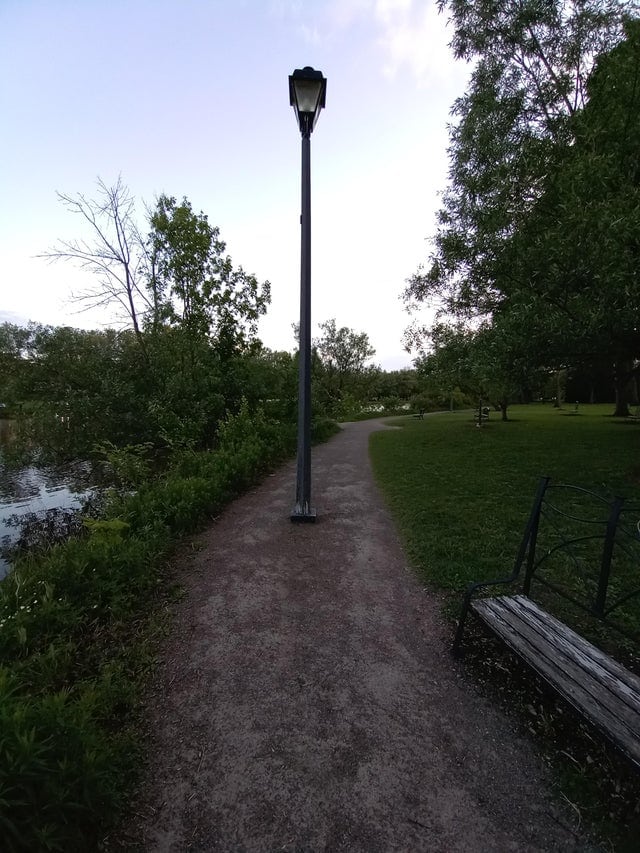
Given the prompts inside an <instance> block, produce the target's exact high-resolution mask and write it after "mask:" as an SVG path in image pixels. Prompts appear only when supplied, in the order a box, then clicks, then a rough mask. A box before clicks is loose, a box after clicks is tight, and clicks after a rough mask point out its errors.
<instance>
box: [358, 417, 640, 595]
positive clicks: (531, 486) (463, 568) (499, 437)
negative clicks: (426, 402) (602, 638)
mask: <svg viewBox="0 0 640 853" xmlns="http://www.w3.org/2000/svg"><path fill="white" fill-rule="evenodd" d="M612 412H613V405H611V404H609V405H591V406H589V405H581V406H580V407H579V411H578V413H577V414H574V406H573V405H572V404H571V405H567V406H566V407H565V408H564V409H560V410H558V409H554V408H553V407H552V406H551V405H550V404H545V405H543V404H532V405H529V406H513V407H512V408H510V409H509V416H510V420H509V421H507V422H505V423H503V422H501V420H500V414H499V413H498V412H491V415H490V419H489V421H488V422H487V423H485V424H484V426H483V427H482V428H481V429H479V428H478V427H476V426H475V424H474V420H473V415H472V413H471V412H470V411H466V412H455V413H446V414H435V415H427V416H426V417H425V418H424V420H418V419H414V418H403V419H397V420H395V421H392V422H391V423H393V424H396V425H399V426H400V427H401V428H400V429H394V430H385V431H382V432H377V433H374V434H373V435H372V437H371V445H370V451H371V458H372V462H373V469H374V473H375V476H376V478H377V480H378V483H379V484H380V486H381V488H382V490H383V492H384V495H385V497H386V499H387V501H388V504H389V506H390V507H391V510H392V512H393V514H394V516H395V519H396V522H397V525H398V528H399V530H400V532H401V535H402V537H403V539H404V543H405V546H406V549H407V552H408V554H409V556H410V558H411V560H412V562H413V563H414V565H415V567H416V569H417V570H418V572H419V574H420V576H421V578H422V579H423V580H424V581H425V582H426V583H427V584H432V585H435V586H436V587H438V588H441V589H443V590H448V591H462V590H463V589H464V587H465V586H466V584H467V583H468V582H469V581H474V580H483V579H488V578H492V577H495V576H496V575H497V576H501V575H502V574H503V573H506V572H505V570H509V569H510V568H511V566H512V563H513V559H514V555H515V552H516V548H517V546H518V543H519V540H520V537H521V535H522V531H523V528H524V525H525V523H526V520H527V516H528V513H529V510H530V507H531V503H532V501H533V496H534V492H535V489H536V485H537V482H538V480H539V478H540V477H541V476H543V475H548V476H550V477H552V478H553V479H554V480H557V481H563V482H566V483H575V484H578V485H581V486H584V487H585V488H589V489H593V490H595V491H598V492H601V493H602V494H605V495H613V494H616V495H622V496H625V497H628V498H631V499H633V500H634V501H637V500H638V499H640V453H639V449H640V422H636V421H633V420H628V419H620V418H613V417H611V413H612ZM639 580H640V567H639Z"/></svg>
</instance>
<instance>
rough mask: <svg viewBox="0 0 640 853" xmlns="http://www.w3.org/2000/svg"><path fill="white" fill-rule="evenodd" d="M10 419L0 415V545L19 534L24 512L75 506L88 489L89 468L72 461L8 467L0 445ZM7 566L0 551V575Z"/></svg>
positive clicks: (7, 433) (7, 438)
mask: <svg viewBox="0 0 640 853" xmlns="http://www.w3.org/2000/svg"><path fill="white" fill-rule="evenodd" d="M11 433H12V425H11V421H9V420H7V419H3V418H0V544H1V545H2V546H8V545H11V544H13V543H14V542H15V541H16V540H17V539H18V536H19V534H20V527H19V519H20V518H21V517H22V516H25V515H27V514H28V513H38V514H40V513H42V514H44V513H45V512H46V511H47V510H51V509H75V508H77V507H79V506H80V505H81V503H82V500H83V498H84V497H85V496H86V495H87V494H88V492H89V491H90V489H89V485H88V484H89V476H90V467H89V466H88V465H87V464H85V463H80V462H78V463H74V464H71V465H67V466H65V467H64V468H61V467H53V466H49V467H42V468H39V467H36V466H33V465H29V466H26V467H23V468H8V467H7V466H6V465H5V463H4V460H3V457H2V446H3V445H4V446H6V444H7V443H8V442H9V441H10V440H11ZM9 568H10V565H9V563H8V562H7V560H6V559H5V558H4V557H3V556H2V554H0V578H2V577H4V576H5V575H6V573H7V571H8V570H9Z"/></svg>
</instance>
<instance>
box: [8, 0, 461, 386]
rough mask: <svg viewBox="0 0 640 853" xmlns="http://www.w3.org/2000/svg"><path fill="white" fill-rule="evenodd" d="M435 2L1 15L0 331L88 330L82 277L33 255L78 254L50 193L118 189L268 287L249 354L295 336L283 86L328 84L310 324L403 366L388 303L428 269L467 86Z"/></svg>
mask: <svg viewBox="0 0 640 853" xmlns="http://www.w3.org/2000/svg"><path fill="white" fill-rule="evenodd" d="M450 39H451V34H450V31H449V28H448V27H447V26H446V21H445V19H444V18H443V17H442V16H440V15H438V14H437V10H436V8H435V3H434V2H433V0H0V122H1V126H2V131H1V136H0V151H1V154H0V192H1V198H2V202H1V204H0V259H1V261H0V270H1V273H0V274H1V276H2V287H1V291H0V294H1V295H0V320H4V319H7V320H11V321H15V320H17V319H18V318H21V319H32V320H36V321H39V322H43V323H52V324H67V325H74V326H78V327H83V328H98V327H100V326H103V325H105V324H107V323H108V322H109V319H110V318H109V317H108V316H107V315H106V314H104V313H102V314H98V313H91V314H87V313H85V314H82V313H80V314H79V313H76V312H77V310H78V309H77V306H76V305H74V304H73V303H72V302H71V301H70V297H71V295H72V293H73V292H78V291H81V290H84V289H86V286H87V284H89V283H90V281H88V280H87V276H86V274H83V273H80V272H78V271H77V270H76V269H74V268H73V267H72V266H70V265H69V264H62V263H58V264H54V265H51V264H49V263H47V262H46V261H45V260H42V259H39V258H36V257H34V256H35V255H37V254H38V253H41V252H43V251H46V250H47V249H48V248H50V247H51V246H53V244H55V242H56V241H57V240H58V239H72V238H74V237H81V236H82V234H83V232H82V230H81V223H80V221H79V220H78V219H77V218H76V217H74V216H73V215H72V214H71V213H69V212H68V211H66V210H65V208H64V207H63V206H62V205H61V204H60V202H59V201H58V199H57V197H56V191H60V192H64V193H66V194H71V195H73V194H76V193H83V194H84V195H86V196H89V197H91V196H93V195H94V193H95V188H96V179H97V177H98V176H99V177H100V178H102V180H104V182H105V183H106V184H108V185H109V184H112V183H114V182H115V180H116V179H117V177H118V175H121V176H122V179H123V181H124V182H125V183H126V184H127V185H128V187H129V188H130V190H131V192H132V194H133V195H134V196H135V197H136V198H137V199H139V200H140V214H141V216H140V220H141V221H142V215H143V212H144V208H143V204H142V202H143V201H144V202H146V203H147V204H151V205H152V204H153V202H154V199H155V198H156V197H157V196H158V195H159V194H160V193H166V194H168V195H173V196H176V197H177V198H178V199H182V197H183V196H186V197H187V198H188V199H189V200H190V202H191V204H192V206H193V208H194V210H195V211H197V212H200V211H202V212H204V213H206V214H207V215H208V217H209V221H210V222H211V223H212V224H214V225H217V226H218V227H219V228H220V231H221V236H222V238H223V239H224V240H225V241H226V243H227V251H228V253H229V254H230V255H231V257H232V258H233V261H234V264H235V265H237V266H238V265H241V266H242V267H244V269H245V270H247V271H248V272H251V273H254V274H255V275H256V276H257V277H258V279H259V280H260V281H262V280H265V279H268V280H269V281H270V282H271V287H272V302H271V306H270V308H269V312H268V315H267V317H266V318H264V319H263V321H262V323H261V327H260V337H261V339H262V340H263V342H264V344H265V345H266V346H268V347H270V348H272V349H286V350H289V351H292V350H293V349H294V347H295V344H294V341H293V336H292V331H291V324H292V323H294V322H297V321H298V319H299V286H300V224H299V217H300V133H299V130H298V128H297V125H296V121H295V115H294V112H293V109H292V108H291V107H290V106H289V92H288V76H289V74H291V73H292V71H293V70H294V69H295V68H302V67H304V66H305V65H311V66H313V67H314V68H316V69H319V70H320V71H322V72H323V74H324V75H325V77H326V78H327V100H326V108H325V110H323V112H322V114H321V115H320V118H319V121H318V124H317V125H316V129H315V131H314V133H313V135H312V137H311V181H312V191H311V203H312V285H311V286H312V322H313V327H314V334H315V333H316V331H317V324H318V323H320V322H322V321H324V320H327V319H329V318H331V317H335V319H336V322H337V323H338V325H339V326H343V325H346V326H350V327H352V328H353V329H355V330H356V331H358V332H361V331H365V332H367V333H368V335H369V337H370V340H371V342H372V345H373V346H374V347H375V349H376V356H375V358H374V362H376V363H378V364H382V366H383V367H385V368H386V369H396V368H399V367H403V366H408V365H409V364H410V357H409V356H408V355H407V354H406V353H404V351H403V348H402V333H403V330H404V328H405V327H406V326H407V325H408V323H409V319H410V318H409V317H408V316H407V314H406V313H405V312H404V310H403V306H402V302H401V299H400V294H401V292H402V290H403V287H404V282H405V279H406V278H408V277H409V276H410V275H412V273H414V272H415V271H416V269H417V267H418V265H419V264H420V263H421V262H424V261H425V260H426V259H427V256H428V251H429V244H428V238H429V237H430V236H431V235H432V234H433V231H434V228H435V214H436V211H437V209H438V205H439V199H438V193H439V192H441V191H442V190H443V189H444V188H445V184H446V175H447V155H446V146H447V141H448V133H447V127H446V125H447V121H448V120H449V110H450V107H451V105H452V103H453V101H454V99H455V98H456V97H458V96H459V95H461V94H462V92H463V91H464V89H465V85H466V81H467V78H468V73H469V69H468V67H466V66H465V65H464V64H462V63H455V62H454V61H453V59H452V58H451V54H450V51H449V48H448V42H449V41H450Z"/></svg>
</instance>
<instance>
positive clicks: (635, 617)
mask: <svg viewBox="0 0 640 853" xmlns="http://www.w3.org/2000/svg"><path fill="white" fill-rule="evenodd" d="M639 519H640V510H639V509H637V508H634V507H633V506H630V505H629V506H625V502H624V499H623V498H619V497H614V498H612V499H610V498H605V497H603V496H602V495H599V494H597V493H596V492H593V491H590V490H588V489H583V488H581V487H580V486H573V485H567V484H560V483H558V484H556V483H551V481H550V478H548V477H544V478H542V480H541V481H540V483H539V485H538V490H537V493H536V497H535V500H534V505H533V508H532V511H531V515H530V517H529V521H528V523H527V527H526V529H525V533H524V536H523V539H522V542H521V545H520V549H519V551H518V555H517V557H516V567H515V568H516V570H517V571H518V572H520V570H521V569H522V568H524V573H523V591H524V593H525V594H526V595H531V590H532V585H533V584H534V583H538V584H541V585H542V586H543V587H545V588H546V589H547V590H550V591H552V592H553V593H555V594H556V595H560V596H562V597H563V598H565V599H567V600H568V601H571V602H572V603H573V604H574V605H576V606H577V607H579V608H580V609H581V610H583V611H585V612H587V613H589V614H590V615H591V616H594V617H596V618H598V619H600V620H602V621H604V622H607V623H608V624H611V625H613V626H614V627H616V628H618V629H619V630H621V631H623V633H627V634H630V635H632V636H635V635H637V632H638V627H639V626H640V530H639V529H638V523H639ZM534 597H535V596H534Z"/></svg>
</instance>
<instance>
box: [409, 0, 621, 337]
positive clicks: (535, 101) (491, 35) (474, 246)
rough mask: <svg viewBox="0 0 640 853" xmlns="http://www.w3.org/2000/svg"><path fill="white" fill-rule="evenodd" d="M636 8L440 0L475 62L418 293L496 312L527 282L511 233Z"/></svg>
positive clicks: (459, 104)
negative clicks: (598, 62) (598, 64)
mask: <svg viewBox="0 0 640 853" xmlns="http://www.w3.org/2000/svg"><path fill="white" fill-rule="evenodd" d="M632 7H633V8H637V4H636V2H635V0H633V2H632V4H631V5H630V4H629V2H628V0H627V2H624V3H623V2H622V0H572V2H563V0H546V2H540V0H441V2H440V8H441V9H442V10H444V9H446V10H448V11H449V12H450V14H451V16H452V20H453V23H454V27H455V34H454V39H453V49H454V53H455V55H456V57H457V58H461V59H466V60H467V61H473V62H475V67H474V70H473V73H472V76H471V81H470V86H469V89H468V91H467V93H466V94H465V95H464V96H463V97H462V98H460V99H458V100H457V101H456V102H455V104H454V106H453V110H452V112H453V114H454V116H455V117H456V118H457V122H456V123H455V124H454V125H452V127H451V129H450V135H451V136H450V138H451V142H450V148H449V155H450V164H451V165H450V170H449V186H448V188H447V190H446V192H445V194H444V197H443V206H442V208H441V210H440V213H439V215H438V231H437V233H436V235H435V238H434V251H433V254H432V256H431V258H430V263H429V268H428V270H427V271H426V272H424V270H422V269H420V270H418V272H417V273H416V274H415V275H414V276H413V277H412V278H411V279H410V280H409V281H408V283H407V288H406V290H405V299H406V300H407V302H408V303H412V302H414V303H415V302H417V303H422V302H425V301H429V300H435V301H439V303H440V305H441V307H442V308H443V309H444V311H445V312H449V313H451V314H453V315H455V316H458V317H461V318H463V317H468V316H471V315H473V314H478V313H479V314H480V315H485V316H488V315H490V313H491V312H492V311H493V310H494V309H495V307H496V305H498V304H499V303H500V301H501V300H502V298H503V296H504V295H505V294H508V293H509V292H511V291H512V290H513V289H514V287H516V288H517V287H519V286H522V285H523V282H522V280H521V279H518V278H517V277H516V276H515V275H514V271H513V269H512V267H511V266H510V265H509V264H508V263H507V262H506V257H505V254H504V251H503V249H504V245H505V242H508V241H509V240H510V238H511V237H512V236H513V234H514V233H515V232H516V231H517V229H518V227H519V226H520V224H521V222H522V221H523V219H524V218H525V217H526V216H527V214H528V212H529V211H530V210H531V209H532V207H533V206H534V205H535V203H536V202H537V200H538V199H539V197H540V194H541V191H542V184H543V182H544V178H545V175H546V174H547V172H548V168H549V164H550V162H551V161H552V160H553V157H554V153H555V151H556V146H558V145H564V144H567V143H569V142H571V140H572V126H571V118H572V116H574V115H575V114H576V112H577V111H578V110H579V109H580V108H581V107H582V106H583V105H584V103H585V97H586V89H587V85H588V81H589V79H590V75H591V73H592V69H593V63H594V58H595V57H596V56H597V55H599V54H601V53H602V52H604V51H605V50H607V49H610V48H611V47H613V46H614V45H615V44H617V43H618V42H619V41H620V40H621V39H622V37H623V24H624V21H625V20H626V18H627V16H628V15H630V14H631V10H632ZM417 332H418V334H419V332H420V330H419V329H418V330H417Z"/></svg>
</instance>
